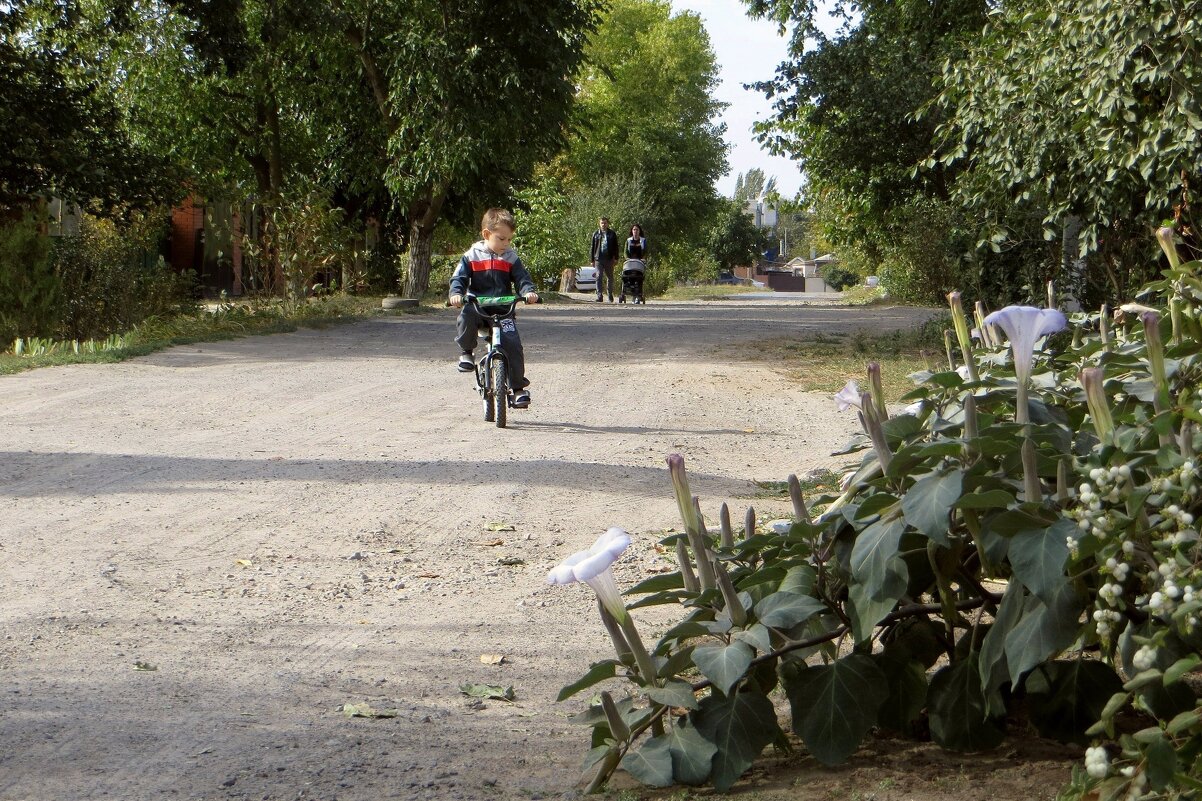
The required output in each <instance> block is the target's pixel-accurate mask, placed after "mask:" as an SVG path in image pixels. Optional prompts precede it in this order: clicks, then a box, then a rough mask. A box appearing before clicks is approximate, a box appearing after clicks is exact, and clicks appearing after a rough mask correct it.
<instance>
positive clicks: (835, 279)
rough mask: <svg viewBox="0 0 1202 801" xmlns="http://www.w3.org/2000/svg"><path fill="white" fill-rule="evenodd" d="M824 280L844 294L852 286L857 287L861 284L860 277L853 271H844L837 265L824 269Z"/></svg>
mask: <svg viewBox="0 0 1202 801" xmlns="http://www.w3.org/2000/svg"><path fill="white" fill-rule="evenodd" d="M822 280H823V281H825V282H826V285H827V286H829V287H830V288H831V289H833V290H835V291H836V292H842V291H843V290H844V289H847V288H848V287H850V286H855V285H856V284H858V283H859V282H860V276H858V275H856V274H855V273H853V272H852V271H851V270H847V269H844V268H843V267H840V266H838V265H837V264H828V265H827V266H826V267H823V268H822Z"/></svg>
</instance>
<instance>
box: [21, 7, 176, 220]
mask: <svg viewBox="0 0 1202 801" xmlns="http://www.w3.org/2000/svg"><path fill="white" fill-rule="evenodd" d="M128 11H129V8H128V6H127V5H124V4H121V3H117V4H111V5H109V6H107V7H106V9H105V14H104V17H103V20H102V21H101V24H100V25H98V26H91V25H90V24H89V20H88V18H87V17H85V16H83V15H81V14H79V13H78V11H77V9H75V8H74V7H73V6H72V5H70V4H62V3H57V2H37V0H19V1H18V2H10V3H5V4H4V5H3V6H0V141H3V142H4V147H3V148H0V213H14V212H16V211H18V210H20V209H22V208H25V207H28V206H29V205H30V204H31V203H33V202H34V201H35V199H36V198H37V197H41V196H47V195H52V194H53V195H58V196H60V197H64V198H67V199H70V200H75V201H79V202H91V203H98V204H99V205H100V206H101V207H105V208H113V207H115V206H118V205H128V204H135V205H136V204H147V203H154V202H158V201H161V200H164V199H167V198H169V197H170V196H171V195H172V192H173V191H174V186H173V176H172V174H171V172H170V170H169V169H168V165H167V163H166V162H165V161H164V160H163V159H160V158H157V157H155V155H154V154H153V153H152V152H150V151H148V150H146V149H144V148H142V147H140V146H139V145H138V143H136V142H135V141H133V140H132V139H131V136H130V133H129V125H128V120H127V118H126V115H125V114H124V113H123V112H122V110H121V109H120V108H119V106H118V105H117V104H116V103H115V102H114V101H113V97H112V95H111V91H110V87H109V86H108V85H107V84H105V83H104V82H103V81H102V80H101V79H100V71H99V70H98V63H97V60H96V59H95V58H93V57H91V55H90V51H91V50H92V48H90V47H89V46H87V42H89V41H90V40H92V39H94V38H96V37H100V38H107V37H108V36H109V35H110V34H109V33H107V32H108V31H110V30H120V29H122V28H124V27H125V26H126V25H127V21H126V20H127V16H128Z"/></svg>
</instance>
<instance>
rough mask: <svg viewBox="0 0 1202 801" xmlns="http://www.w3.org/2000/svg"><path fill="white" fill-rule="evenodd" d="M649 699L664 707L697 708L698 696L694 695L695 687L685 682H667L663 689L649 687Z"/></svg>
mask: <svg viewBox="0 0 1202 801" xmlns="http://www.w3.org/2000/svg"><path fill="white" fill-rule="evenodd" d="M647 697H648V698H650V699H651V700H652V701H654V702H655V703H657V704H663V705H664V706H675V707H684V708H686V709H696V708H697V696H696V695H694V694H693V685H691V684H689V683H688V682H684V681H666V682H664V686H663V687H648V688H647Z"/></svg>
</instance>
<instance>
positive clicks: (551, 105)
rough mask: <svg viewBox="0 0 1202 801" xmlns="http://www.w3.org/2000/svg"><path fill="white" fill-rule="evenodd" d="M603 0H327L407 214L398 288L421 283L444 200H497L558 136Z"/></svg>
mask: <svg viewBox="0 0 1202 801" xmlns="http://www.w3.org/2000/svg"><path fill="white" fill-rule="evenodd" d="M599 7H600V4H599V0H547V2H543V3H540V4H538V7H537V8H534V7H532V6H531V5H530V4H529V3H527V2H525V0H463V1H462V2H458V3H455V4H453V5H452V4H451V3H449V2H447V0H406V1H405V2H391V3H377V2H374V0H345V1H344V2H335V3H334V4H333V9H332V10H333V14H332V20H333V21H334V22H335V24H336V25H337V26H338V29H339V30H340V32H341V34H342V35H343V36H344V37H345V38H346V40H347V41H348V42H349V43H350V45H351V47H352V48H353V50H354V53H355V55H356V57H357V59H358V61H359V70H360V76H361V80H362V81H363V82H364V84H365V85H366V87H367V88H368V89H369V91H370V96H371V97H372V99H373V101H374V105H375V109H376V112H377V118H376V124H377V126H378V127H379V128H380V130H381V131H382V133H383V135H384V136H385V137H386V140H387V162H386V170H385V176H386V180H387V182H388V186H389V188H390V190H391V192H392V195H393V197H394V199H395V201H396V202H397V203H398V204H399V205H400V207H402V208H403V209H404V210H405V216H406V218H407V219H408V223H409V236H408V245H409V253H410V258H409V265H410V269H409V272H408V274H407V275H406V277H405V286H404V289H405V293H406V294H411V295H417V294H420V293H421V292H423V291H425V289H426V287H427V285H428V283H429V271H430V252H431V245H432V240H433V233H434V227H435V225H436V224H437V223H438V221H439V219H440V217H441V215H442V213H443V209H444V205H445V204H446V203H447V201H448V199H452V198H462V199H463V201H462V202H463V203H465V204H469V205H475V206H477V207H478V208H479V207H483V206H485V205H487V204H489V203H491V202H497V201H500V200H502V199H503V198H505V197H506V196H507V195H508V191H509V188H510V187H511V186H512V185H513V184H514V183H516V182H520V181H523V180H525V179H526V178H528V176H529V174H530V171H531V170H532V168H533V166H534V165H535V164H537V163H539V162H541V161H544V160H546V159H548V158H549V157H550V156H551V155H553V154H554V153H555V152H556V151H557V150H558V149H559V148H560V147H561V145H562V144H563V141H564V135H563V131H564V123H565V121H566V118H567V115H568V112H569V109H570V107H571V103H572V100H573V96H574V92H575V85H574V82H573V77H574V76H575V74H576V72H577V70H578V68H579V66H580V64H581V61H582V59H583V55H584V44H585V37H586V36H587V34H588V33H589V32H590V31H592V30H593V29H594V27H595V25H596V23H597V12H598V9H599Z"/></svg>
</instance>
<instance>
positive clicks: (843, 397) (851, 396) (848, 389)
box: [835, 380, 860, 412]
mask: <svg viewBox="0 0 1202 801" xmlns="http://www.w3.org/2000/svg"><path fill="white" fill-rule="evenodd" d="M835 405H836V406H837V407H839V411H841V412H845V411H847V410H848V409H850V408H851V407H853V406H854V407H856V408H857V409H859V408H860V387H859V385H858V384H856V382H855V381H854V380H852V381H848V382H847V384H846V385H845V386H844V387H843V389H841V390H839V391H838V392H836V393H835Z"/></svg>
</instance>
